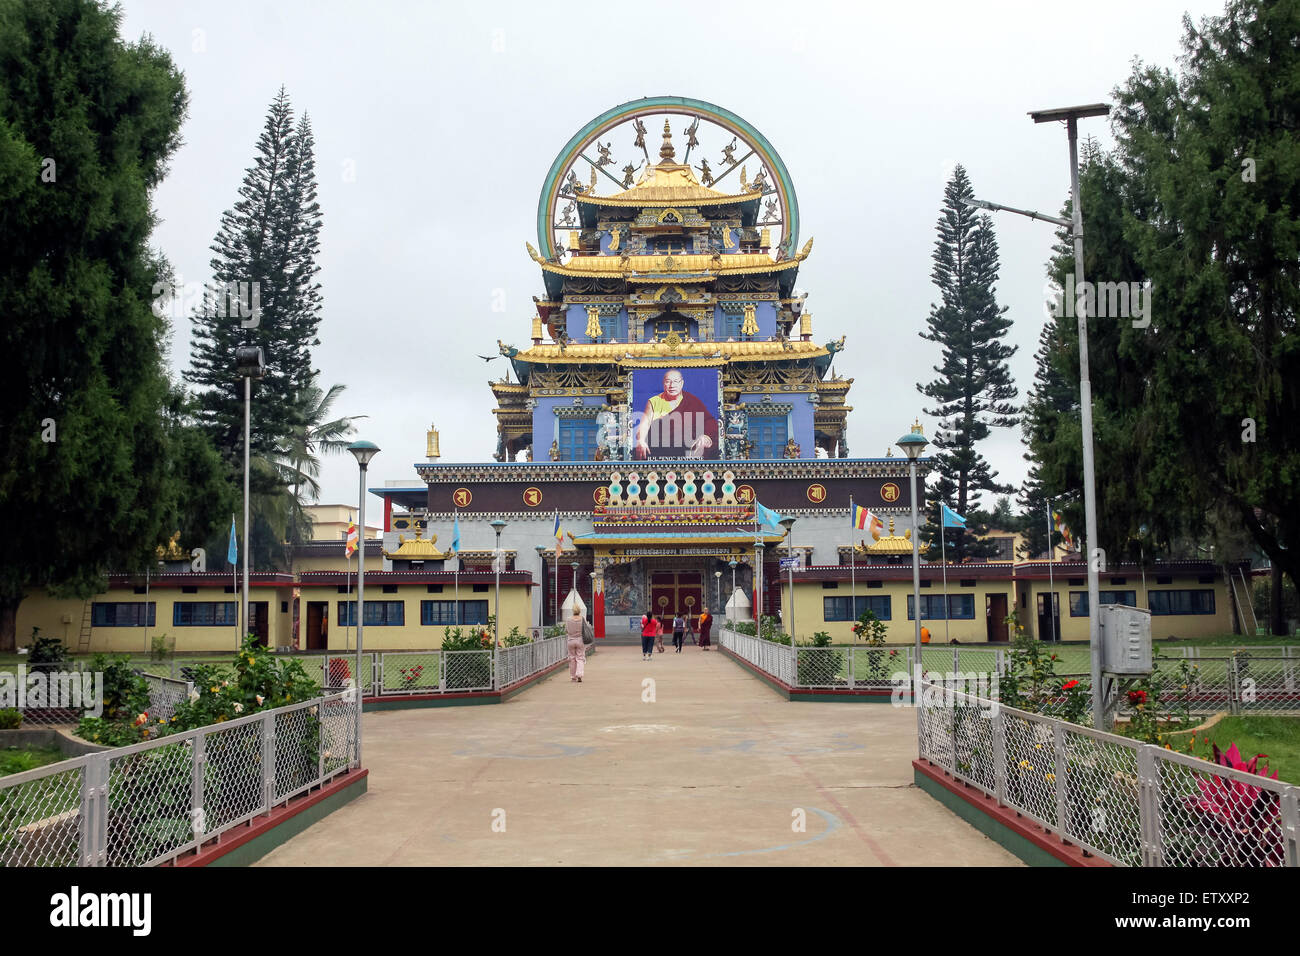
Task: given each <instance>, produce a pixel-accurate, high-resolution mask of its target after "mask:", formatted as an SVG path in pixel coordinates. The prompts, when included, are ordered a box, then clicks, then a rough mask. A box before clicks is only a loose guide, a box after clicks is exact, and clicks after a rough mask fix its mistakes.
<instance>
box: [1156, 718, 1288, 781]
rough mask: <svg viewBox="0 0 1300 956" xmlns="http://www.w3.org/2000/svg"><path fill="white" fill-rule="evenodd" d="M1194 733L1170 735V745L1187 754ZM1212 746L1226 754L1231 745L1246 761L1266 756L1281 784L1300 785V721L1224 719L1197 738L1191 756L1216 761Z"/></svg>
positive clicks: (1186, 732)
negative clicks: (1217, 747)
mask: <svg viewBox="0 0 1300 956" xmlns="http://www.w3.org/2000/svg"><path fill="white" fill-rule="evenodd" d="M1191 735H1192V731H1185V732H1183V733H1179V734H1171V735H1170V743H1171V744H1172V745H1173V747H1174V748H1175V749H1177V750H1181V751H1183V752H1184V753H1185V752H1186V749H1187V743H1188V741H1189V739H1190V738H1191ZM1212 744H1218V745H1219V749H1220V750H1227V749H1228V747H1229V746H1230V745H1232V744H1236V745H1237V750H1239V751H1240V752H1241V756H1242V758H1243V759H1245V760H1249V759H1250V758H1251V757H1253V756H1255V754H1267V755H1268V760H1267V761H1264V760H1261V761H1260V763H1261V764H1264V763H1267V764H1268V767H1269V770H1270V771H1273V770H1276V771H1277V777H1278V779H1279V780H1282V781H1285V782H1286V783H1300V717H1257V716H1243V717H1225V718H1223V719H1222V720H1221V721H1219V722H1218V723H1217V724H1215V725H1214V726H1213V727H1211V728H1210V729H1209V730H1207V731H1204V732H1198V733H1197V734H1196V743H1195V746H1194V747H1193V748H1192V754H1193V755H1194V756H1197V757H1202V758H1204V759H1205V760H1213V759H1214V750H1213V747H1212V746H1211V745H1212Z"/></svg>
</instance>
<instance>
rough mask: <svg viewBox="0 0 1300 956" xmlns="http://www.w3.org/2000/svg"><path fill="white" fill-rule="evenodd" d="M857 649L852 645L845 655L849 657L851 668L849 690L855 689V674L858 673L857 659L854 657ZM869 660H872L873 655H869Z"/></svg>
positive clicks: (849, 671)
mask: <svg viewBox="0 0 1300 956" xmlns="http://www.w3.org/2000/svg"><path fill="white" fill-rule="evenodd" d="M856 650H857V648H856V647H850V648H849V651H848V653H847V654H846V655H845V657H846V658H847V659H848V664H849V670H848V677H849V690H853V687H854V675H855V674H856V673H857V661H855V660H854V659H853V652H854V651H856ZM882 653H883V651H882ZM867 660H871V657H870V656H869V655H868V657H867Z"/></svg>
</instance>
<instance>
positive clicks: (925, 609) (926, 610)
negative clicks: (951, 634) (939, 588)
mask: <svg viewBox="0 0 1300 956" xmlns="http://www.w3.org/2000/svg"><path fill="white" fill-rule="evenodd" d="M914 607H915V604H914V602H913V599H912V595H910V594H909V595H908V596H907V619H908V620H909V621H913V620H916V616H915V614H916V612H915V610H914ZM943 619H944V615H943V595H942V594H922V595H921V620H923V621H942V620H943ZM948 620H950V621H973V620H975V595H973V594H949V595H948Z"/></svg>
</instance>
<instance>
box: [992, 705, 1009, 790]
mask: <svg viewBox="0 0 1300 956" xmlns="http://www.w3.org/2000/svg"><path fill="white" fill-rule="evenodd" d="M992 720H993V796H994V798H995V799H996V800H997V802H998V806H1005V805H1006V799H1007V728H1006V725H1005V724H1004V723H1003V719H1002V707H1001V705H1000V704H998V703H997V702H996V701H995V702H994V703H993V717H992Z"/></svg>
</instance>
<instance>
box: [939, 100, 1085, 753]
mask: <svg viewBox="0 0 1300 956" xmlns="http://www.w3.org/2000/svg"><path fill="white" fill-rule="evenodd" d="M1109 113H1110V106H1109V105H1108V104H1106V103H1090V104H1088V105H1086V106H1067V107H1064V108H1062V109H1054V110H1037V111H1035V112H1032V113H1030V114H1029V116H1030V118H1031V119H1033V121H1034V122H1035V123H1055V122H1064V123H1065V128H1066V136H1067V139H1068V140H1069V145H1070V212H1071V217H1070V218H1069V219H1058V218H1056V217H1053V216H1044V215H1041V214H1039V213H1036V212H1030V211H1027V210H1024V209H1016V208H1014V207H1012V206H1003V205H1001V204H999V203H992V202H984V201H981V200H973V201H970V200H964V201H965V202H966V204H967V205H970V206H977V207H979V208H981V209H989V210H993V211H997V210H1003V211H1005V212H1014V213H1017V214H1019V215H1022V216H1028V217H1029V218H1031V219H1042V220H1044V221H1046V222H1050V223H1053V224H1055V225H1058V226H1065V227H1067V228H1069V229H1070V231H1071V236H1072V238H1073V241H1074V289H1075V295H1076V300H1075V302H1074V303H1073V305H1074V314H1075V320H1076V322H1077V324H1078V330H1079V409H1080V416H1079V418H1080V423H1079V424H1080V430H1081V431H1082V444H1083V513H1084V525H1085V529H1084V530H1085V535H1086V538H1087V545H1086V547H1085V549H1084V550H1085V557H1086V558H1087V561H1088V644H1089V649H1090V651H1091V654H1090V656H1091V660H1092V669H1091V670H1092V721H1093V726H1094V727H1096V728H1097V729H1098V730H1104V729H1105V727H1106V715H1105V711H1104V709H1103V706H1102V705H1103V700H1102V688H1101V634H1100V624H1101V617H1100V608H1099V606H1098V605H1099V604H1100V601H1101V594H1100V590H1101V571H1102V563H1103V560H1104V559H1103V557H1102V552H1101V548H1100V547H1099V545H1098V543H1097V476H1096V468H1095V463H1094V461H1093V455H1092V445H1093V442H1092V382H1091V380H1090V377H1089V371H1088V315H1087V299H1086V298H1085V296H1084V294H1083V290H1084V285H1083V206H1082V205H1081V203H1080V197H1079V120H1081V119H1086V118H1088V117H1090V116H1106V115H1108V114H1109ZM1064 304H1065V303H1064V300H1062V305H1063V306H1064ZM1048 549H1049V552H1050V549H1051V541H1050V539H1049V541H1048ZM1049 557H1050V553H1049ZM1053 600H1055V597H1054V596H1053Z"/></svg>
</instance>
